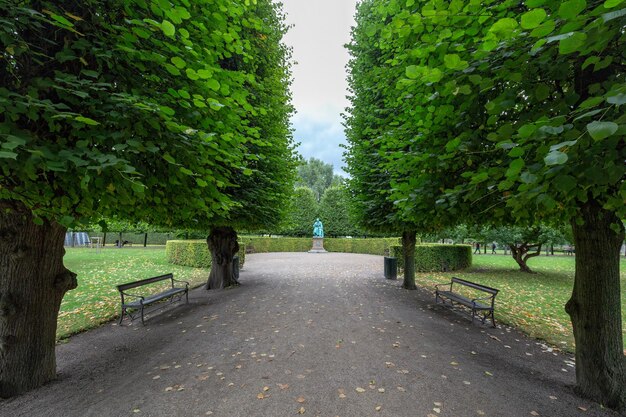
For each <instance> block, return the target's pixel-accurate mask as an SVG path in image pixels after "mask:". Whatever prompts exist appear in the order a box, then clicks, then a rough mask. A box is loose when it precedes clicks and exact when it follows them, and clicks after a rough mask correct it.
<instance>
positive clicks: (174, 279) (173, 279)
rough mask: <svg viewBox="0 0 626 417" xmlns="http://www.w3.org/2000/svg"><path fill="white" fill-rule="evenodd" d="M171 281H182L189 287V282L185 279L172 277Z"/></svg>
mask: <svg viewBox="0 0 626 417" xmlns="http://www.w3.org/2000/svg"><path fill="white" fill-rule="evenodd" d="M172 281H176V282H183V283H184V284H185V285H186V286H187V287H189V282H187V281H182V280H180V279H176V278H172Z"/></svg>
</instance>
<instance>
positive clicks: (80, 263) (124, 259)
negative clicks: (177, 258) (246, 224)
mask: <svg viewBox="0 0 626 417" xmlns="http://www.w3.org/2000/svg"><path fill="white" fill-rule="evenodd" d="M63 261H64V263H65V266H66V267H67V268H68V269H69V270H71V271H73V272H75V273H76V274H77V275H78V277H77V279H78V288H76V289H75V290H72V291H69V292H68V293H67V294H66V295H65V297H64V298H63V302H62V303H61V311H60V312H59V322H58V326H57V338H58V339H63V338H65V337H67V336H69V335H72V334H74V333H77V332H80V331H82V330H86V329H90V328H92V327H96V326H98V325H99V324H101V323H104V322H107V321H109V320H111V319H112V318H114V317H116V316H118V315H119V305H120V295H119V292H118V291H117V288H116V287H115V286H116V285H118V284H123V283H125V282H130V281H137V280H140V279H143V278H150V277H153V276H157V275H162V274H167V273H169V272H172V273H174V278H176V279H180V280H184V281H189V282H190V284H191V286H198V285H201V284H202V283H204V282H206V279H207V277H208V271H207V270H206V269H200V268H190V267H184V266H178V265H172V264H169V263H167V262H166V260H165V249H164V247H163V246H161V247H159V248H148V249H144V248H122V249H117V248H110V249H109V248H107V249H102V250H101V251H100V253H96V251H95V249H88V248H68V249H66V254H65V257H64V259H63Z"/></svg>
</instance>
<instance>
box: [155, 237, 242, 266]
mask: <svg viewBox="0 0 626 417" xmlns="http://www.w3.org/2000/svg"><path fill="white" fill-rule="evenodd" d="M237 256H239V268H243V265H244V263H245V261H246V245H245V243H242V242H239V252H238V253H237ZM165 257H166V259H167V262H169V263H171V264H174V265H182V266H191V267H193V268H207V269H208V268H210V267H211V254H210V253H209V248H208V246H207V243H206V241H205V240H168V241H167V242H166V243H165Z"/></svg>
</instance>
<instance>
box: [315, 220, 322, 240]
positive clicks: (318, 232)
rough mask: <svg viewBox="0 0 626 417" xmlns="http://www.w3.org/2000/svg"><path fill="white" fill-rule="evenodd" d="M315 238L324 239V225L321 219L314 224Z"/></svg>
mask: <svg viewBox="0 0 626 417" xmlns="http://www.w3.org/2000/svg"><path fill="white" fill-rule="evenodd" d="M313 237H324V225H323V224H322V222H321V221H320V219H319V218H318V219H317V220H315V223H313Z"/></svg>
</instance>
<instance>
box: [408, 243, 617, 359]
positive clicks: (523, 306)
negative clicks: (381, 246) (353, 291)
mask: <svg viewBox="0 0 626 417" xmlns="http://www.w3.org/2000/svg"><path fill="white" fill-rule="evenodd" d="M528 265H529V266H530V268H531V269H532V270H534V271H535V272H537V274H526V273H523V272H519V271H518V267H517V264H516V263H515V261H514V260H513V258H511V256H504V255H490V254H487V255H484V254H481V255H474V258H473V266H472V267H471V268H469V269H467V270H465V271H463V272H454V273H418V274H417V276H416V281H417V283H418V285H422V286H426V287H429V288H432V286H433V285H434V284H438V283H444V282H446V281H448V282H449V278H450V277H451V276H457V277H459V278H464V279H467V280H469V281H474V282H478V283H480V284H483V285H487V286H490V287H495V288H498V289H499V290H500V293H499V294H498V295H497V297H496V321H498V322H501V323H506V324H510V325H512V326H514V327H517V328H519V329H520V330H522V331H523V332H525V333H527V334H529V335H530V336H532V337H536V338H538V339H543V340H545V341H547V342H548V343H549V344H551V345H555V346H558V347H559V348H561V349H564V350H567V351H573V350H574V335H573V334H572V325H571V322H570V318H569V315H568V314H567V313H566V312H565V303H566V302H567V300H569V298H570V296H571V293H572V287H573V283H574V257H572V256H543V255H542V256H539V257H536V258H532V259H531V260H530V261H529V263H528ZM620 271H621V282H622V318H626V296H625V293H624V288H626V258H623V257H622V260H621V265H620ZM622 337H624V344H625V346H626V327H624V328H622Z"/></svg>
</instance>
